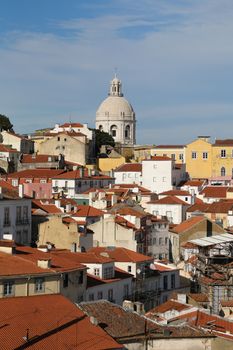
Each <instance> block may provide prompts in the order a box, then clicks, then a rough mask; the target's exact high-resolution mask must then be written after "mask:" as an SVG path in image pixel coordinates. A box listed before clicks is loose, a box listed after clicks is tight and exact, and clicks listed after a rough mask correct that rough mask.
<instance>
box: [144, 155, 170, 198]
mask: <svg viewBox="0 0 233 350" xmlns="http://www.w3.org/2000/svg"><path fill="white" fill-rule="evenodd" d="M142 186H143V187H145V188H148V189H149V190H150V191H152V192H155V193H161V192H164V191H169V190H172V189H173V186H172V160H161V161H156V160H151V159H150V160H143V161H142Z"/></svg>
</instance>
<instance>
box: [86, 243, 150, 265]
mask: <svg viewBox="0 0 233 350" xmlns="http://www.w3.org/2000/svg"><path fill="white" fill-rule="evenodd" d="M89 252H93V253H95V254H99V255H101V254H104V256H109V257H110V258H111V259H113V260H115V261H117V262H134V263H137V262H144V261H146V262H148V261H153V258H152V257H150V256H147V255H143V254H140V253H137V252H134V251H133V250H130V249H126V248H123V247H112V248H108V247H94V248H91V249H89Z"/></svg>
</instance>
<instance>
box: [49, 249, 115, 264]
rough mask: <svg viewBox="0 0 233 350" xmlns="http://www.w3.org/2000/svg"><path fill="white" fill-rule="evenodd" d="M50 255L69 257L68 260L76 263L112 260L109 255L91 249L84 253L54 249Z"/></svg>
mask: <svg viewBox="0 0 233 350" xmlns="http://www.w3.org/2000/svg"><path fill="white" fill-rule="evenodd" d="M52 256H55V257H59V258H64V259H69V261H70V262H72V263H73V262H74V263H78V264H88V263H89V264H106V263H110V262H113V261H114V260H113V258H111V257H109V256H103V255H100V254H97V253H95V252H94V251H91V250H89V251H88V252H85V253H79V252H77V253H71V252H70V251H69V250H66V249H55V250H53V251H52Z"/></svg>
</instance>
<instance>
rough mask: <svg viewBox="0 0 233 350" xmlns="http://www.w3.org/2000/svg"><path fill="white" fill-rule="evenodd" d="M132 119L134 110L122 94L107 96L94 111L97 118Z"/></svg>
mask: <svg viewBox="0 0 233 350" xmlns="http://www.w3.org/2000/svg"><path fill="white" fill-rule="evenodd" d="M128 118H129V119H133V118H134V110H133V107H132V106H131V104H130V103H129V102H128V101H127V100H126V99H125V98H124V97H122V96H109V97H107V98H106V99H105V100H104V101H103V102H102V103H101V104H100V106H99V108H98V109H97V112H96V121H97V120H104V119H106V120H115V119H117V120H119V119H128Z"/></svg>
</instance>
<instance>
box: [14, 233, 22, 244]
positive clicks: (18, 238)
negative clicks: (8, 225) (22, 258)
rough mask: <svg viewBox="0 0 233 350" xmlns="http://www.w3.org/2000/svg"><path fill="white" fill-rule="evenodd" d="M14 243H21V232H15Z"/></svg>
mask: <svg viewBox="0 0 233 350" xmlns="http://www.w3.org/2000/svg"><path fill="white" fill-rule="evenodd" d="M15 240H16V243H21V231H16V239H15Z"/></svg>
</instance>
